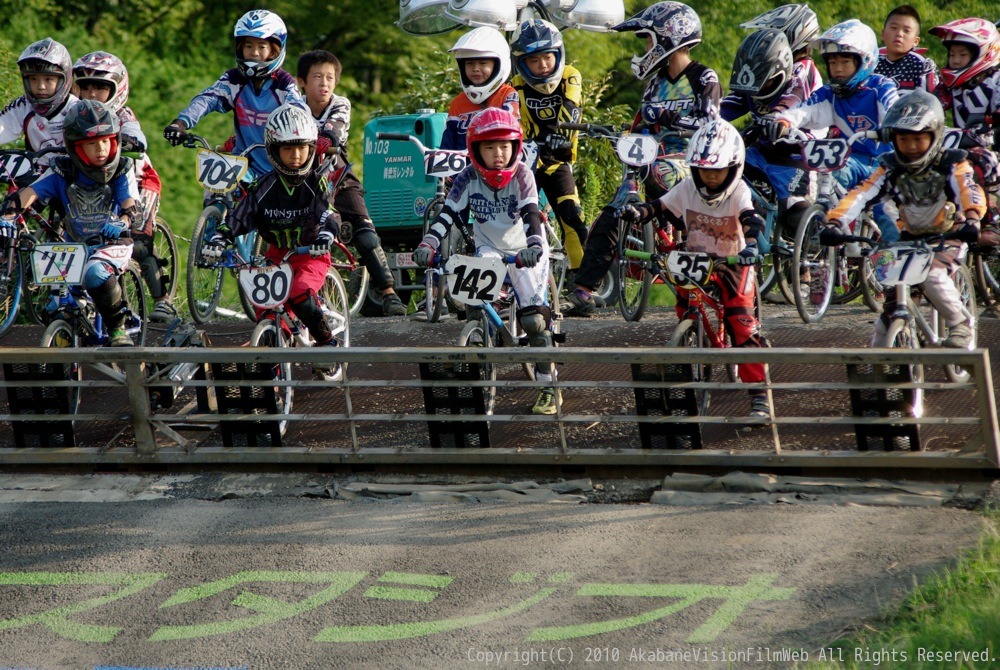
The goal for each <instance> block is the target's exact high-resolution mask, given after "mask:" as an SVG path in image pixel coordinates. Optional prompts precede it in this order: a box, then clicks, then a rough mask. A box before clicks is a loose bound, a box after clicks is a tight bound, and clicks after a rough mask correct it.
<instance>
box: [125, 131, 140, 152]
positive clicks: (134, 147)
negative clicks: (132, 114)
mask: <svg viewBox="0 0 1000 670" xmlns="http://www.w3.org/2000/svg"><path fill="white" fill-rule="evenodd" d="M121 147H122V153H137V154H141V153H143V152H144V151H146V146H145V145H144V144H143V143H142V142H140V141H139V140H138V139H137V138H135V137H132V136H131V135H126V134H124V133H122V143H121Z"/></svg>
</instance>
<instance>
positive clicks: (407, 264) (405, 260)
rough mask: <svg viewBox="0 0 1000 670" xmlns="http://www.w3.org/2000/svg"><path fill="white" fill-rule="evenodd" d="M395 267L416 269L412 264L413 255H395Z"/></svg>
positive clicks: (415, 265) (414, 264)
mask: <svg viewBox="0 0 1000 670" xmlns="http://www.w3.org/2000/svg"><path fill="white" fill-rule="evenodd" d="M396 267H397V268H415V267H417V264H416V263H414V262H413V254H412V253H409V252H408V253H398V254H396Z"/></svg>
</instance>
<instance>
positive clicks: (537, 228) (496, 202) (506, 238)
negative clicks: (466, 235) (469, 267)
mask: <svg viewBox="0 0 1000 670" xmlns="http://www.w3.org/2000/svg"><path fill="white" fill-rule="evenodd" d="M467 209H468V210H469V213H470V216H471V219H472V236H473V239H474V240H475V242H476V247H477V248H478V247H482V246H487V247H491V248H493V249H496V250H497V251H501V252H503V253H506V254H516V253H517V252H518V251H520V250H521V249H524V248H525V247H529V246H539V247H540V246H542V241H543V238H542V223H541V217H540V215H539V212H538V190H537V188H536V187H535V177H534V175H532V173H531V168H529V167H528V166H527V165H525V164H524V163H523V162H521V161H517V162H516V167H515V170H514V176H513V178H512V179H511V180H510V183H509V184H507V185H506V186H504V187H503V188H502V189H499V190H496V189H493V188H492V187H490V186H489V185H487V184H486V182H484V181H483V180H482V179H481V178H480V176H479V173H478V172H476V169H475V168H474V167H471V166H470V167H467V168H466V169H465V170H463V171H462V172H460V173H459V174H458V175H456V176H455V181H454V182H453V183H452V186H451V190H450V191H448V195H447V197H446V198H445V203H444V207H443V208H442V209H441V213H440V214H438V216H437V218H436V219H435V220H434V224H433V225H432V226H431V228H430V230H429V231H428V236H429V237H431V238H433V239H435V240H436V241H437V245H432V246H434V247H435V248H437V246H438V245H440V243H441V240H443V239H444V237H445V235H447V234H448V231H449V230H450V229H451V227H452V226H454V225H462V219H461V212H464V211H466V210H467ZM425 241H426V238H425Z"/></svg>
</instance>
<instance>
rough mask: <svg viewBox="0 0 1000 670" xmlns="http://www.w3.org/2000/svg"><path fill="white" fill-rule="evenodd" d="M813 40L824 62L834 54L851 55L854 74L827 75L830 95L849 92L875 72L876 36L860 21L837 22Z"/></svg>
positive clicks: (844, 94) (845, 94)
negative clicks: (831, 90) (835, 76)
mask: <svg viewBox="0 0 1000 670" xmlns="http://www.w3.org/2000/svg"><path fill="white" fill-rule="evenodd" d="M816 42H817V45H818V46H819V50H820V53H822V54H823V60H824V61H826V60H827V59H828V58H829V57H830V56H832V55H834V54H846V55H849V56H852V57H853V58H854V62H855V64H856V65H857V69H856V70H855V71H854V74H853V75H852V76H851V77H849V78H847V79H846V80H844V81H838V80H835V79H834V78H833V77H829V83H830V87H831V88H832V89H833V92H834V94H836V95H838V96H841V97H844V96H848V95H851V94H852V93H854V91H856V90H857V89H858V87H859V86H861V84H863V83H864V82H865V81H867V79H868V77H870V76H871V75H872V73H873V72H875V66H876V65H878V38H876V37H875V31H874V30H872V29H871V28H869V27H868V26H866V25H865V24H863V23H861V21H858V20H857V19H850V20H848V21H844V22H843V23H838V24H837V25H835V26H833V27H832V28H830V29H829V30H827V31H826V32H825V33H823V34H822V35H820V36H819V37H818V38H817V39H816ZM827 74H829V66H827Z"/></svg>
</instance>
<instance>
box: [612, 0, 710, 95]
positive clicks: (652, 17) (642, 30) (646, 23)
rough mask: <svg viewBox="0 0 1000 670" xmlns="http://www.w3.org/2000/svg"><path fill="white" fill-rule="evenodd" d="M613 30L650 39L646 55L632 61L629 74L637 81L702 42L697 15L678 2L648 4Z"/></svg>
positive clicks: (699, 20) (636, 57) (699, 21)
mask: <svg viewBox="0 0 1000 670" xmlns="http://www.w3.org/2000/svg"><path fill="white" fill-rule="evenodd" d="M612 30H616V31H618V32H627V31H631V32H634V33H635V34H636V37H641V38H651V39H652V42H651V43H650V44H651V46H650V48H649V49H648V50H647V51H646V53H645V54H643V55H642V56H635V57H633V58H632V72H633V74H635V76H636V77H638V78H639V79H645V78H647V77H649V76H650V75H651V74H653V73H654V72H656V70H657V69H658V68H660V67H661V66H662V65H663V63H664V61H665V60H666V59H667V57H669V56H670V54H672V53H673V52H675V51H677V50H678V49H681V48H683V47H693V46H694V45H696V44H699V43H700V42H701V19H700V18H698V14H697V12H695V11H694V10H693V9H691V8H690V7H688V6H687V5H685V4H683V3H680V2H658V3H656V4H655V5H650V6H649V7H647V8H646V9H644V10H643V11H641V12H639V13H638V14H636V15H635V16H633V17H632V18H630V19H628V20H627V21H625V22H623V23H619V24H618V25H617V26H614V27H613V28H612Z"/></svg>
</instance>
